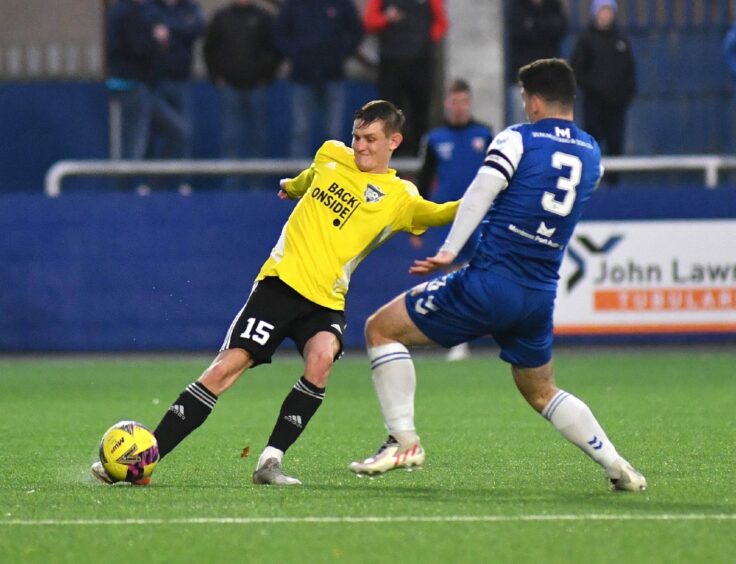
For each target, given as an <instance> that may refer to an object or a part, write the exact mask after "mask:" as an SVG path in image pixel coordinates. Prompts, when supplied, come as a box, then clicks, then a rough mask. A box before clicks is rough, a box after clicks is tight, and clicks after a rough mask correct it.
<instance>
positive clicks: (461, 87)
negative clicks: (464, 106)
mask: <svg viewBox="0 0 736 564" xmlns="http://www.w3.org/2000/svg"><path fill="white" fill-rule="evenodd" d="M458 92H467V93H468V94H470V84H468V81H467V80H464V79H462V78H456V79H455V80H453V81H452V82H451V83H450V86H449V88H448V89H447V93H448V94H457V93H458Z"/></svg>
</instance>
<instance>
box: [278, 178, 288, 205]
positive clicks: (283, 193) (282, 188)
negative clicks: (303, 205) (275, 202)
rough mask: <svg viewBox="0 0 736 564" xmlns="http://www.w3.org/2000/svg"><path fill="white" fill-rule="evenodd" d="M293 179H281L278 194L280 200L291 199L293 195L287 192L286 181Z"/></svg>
mask: <svg viewBox="0 0 736 564" xmlns="http://www.w3.org/2000/svg"><path fill="white" fill-rule="evenodd" d="M289 180H291V179H290V178H282V179H281V180H279V188H280V189H279V193H278V194H276V195H277V196H278V197H279V200H291V196H289V194H288V193H287V192H286V183H287V182H288V181H289Z"/></svg>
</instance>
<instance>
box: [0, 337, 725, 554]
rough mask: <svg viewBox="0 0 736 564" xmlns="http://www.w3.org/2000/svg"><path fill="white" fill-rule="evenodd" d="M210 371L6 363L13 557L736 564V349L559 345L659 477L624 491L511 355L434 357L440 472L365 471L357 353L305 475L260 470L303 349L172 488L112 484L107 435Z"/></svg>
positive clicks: (311, 433) (565, 370)
mask: <svg viewBox="0 0 736 564" xmlns="http://www.w3.org/2000/svg"><path fill="white" fill-rule="evenodd" d="M207 362H208V359H205V358H196V359H191V358H190V359H185V360H170V359H150V360H149V359H140V358H137V359H136V358H127V359H126V358H115V359H113V358H110V359H106V358H99V357H98V358H94V359H84V358H83V359H79V360H77V359H68V360H65V359H41V360H28V359H8V358H6V359H0V431H1V433H0V437H1V438H2V447H1V448H0V460H1V465H0V468H1V471H0V562H7V563H14V562H75V563H80V562H93V561H103V562H105V561H130V560H133V559H135V561H140V562H145V563H149V562H177V563H182V562H228V561H232V562H299V563H307V562H376V563H378V562H386V561H397V562H426V563H434V562H544V563H555V562H580V563H588V562H617V563H618V562H631V563H639V562H667V563H670V562H687V563H691V562H707V563H709V564H711V563H715V562H734V561H736V485H735V484H734V476H735V475H736V473H735V472H734V470H735V468H734V463H735V462H736V415H734V405H735V403H734V400H735V399H736V372H734V366H735V365H736V354H732V353H728V352H723V351H703V350H687V349H685V350H683V351H681V352H667V351H654V352H652V351H648V350H644V351H636V350H627V351H625V352H622V351H615V350H612V351H610V352H609V351H602V352H596V353H595V354H592V353H583V354H578V353H577V352H576V351H565V350H563V351H560V352H559V353H558V355H557V360H556V372H557V379H558V384H559V385H560V387H562V388H564V389H567V390H569V391H571V392H573V393H575V394H576V395H578V396H580V397H581V398H583V399H585V400H586V401H587V402H588V404H589V405H590V406H591V408H592V409H593V411H594V413H595V414H596V415H597V416H598V418H599V420H600V421H601V422H602V423H603V425H604V427H605V428H606V430H607V432H608V434H609V436H610V437H611V438H612V440H613V441H614V442H615V443H616V445H617V447H618V449H619V451H620V452H621V453H622V454H623V455H624V456H626V457H628V458H629V459H630V460H631V461H632V462H633V463H634V464H635V465H636V466H637V467H639V468H640V469H641V470H642V471H643V472H644V473H645V474H646V476H647V478H648V480H649V490H648V491H647V492H645V493H642V494H631V493H622V492H609V491H608V490H607V489H606V486H605V481H604V477H603V473H602V471H601V470H600V469H599V468H598V467H597V466H596V465H595V464H594V463H592V462H591V461H590V460H588V459H587V457H585V456H584V455H583V454H582V453H581V452H580V451H578V450H577V449H576V448H575V447H573V446H571V445H570V444H568V443H567V442H566V441H564V440H563V439H562V438H561V437H560V436H559V435H558V434H557V433H556V431H555V430H554V429H553V428H552V427H551V426H550V425H549V424H548V423H547V422H546V421H545V420H544V419H543V418H541V417H540V416H538V415H536V414H535V413H534V412H533V411H532V410H531V408H529V407H528V406H527V405H526V404H525V402H524V401H523V399H522V398H521V396H520V395H519V394H518V392H517V391H516V389H515V388H514V385H513V382H512V380H511V377H510V374H509V370H508V367H507V366H506V365H505V364H504V363H503V362H501V361H500V360H498V359H497V358H495V353H490V352H486V353H481V354H480V355H476V356H475V357H474V358H473V359H472V360H468V361H463V362H459V363H452V364H448V363H445V362H443V361H442V359H441V358H440V357H430V356H427V357H421V356H420V357H418V358H417V361H416V366H417V372H418V392H417V423H418V427H419V431H420V434H421V437H422V440H423V443H424V446H425V448H426V450H427V453H428V458H427V463H426V466H425V467H424V469H422V470H418V471H414V472H406V471H396V472H393V473H389V474H387V475H385V476H382V477H380V478H376V479H374V480H370V479H367V478H362V479H359V478H356V477H354V476H353V475H352V474H351V473H350V472H349V471H348V470H347V468H346V466H347V463H348V462H349V461H350V460H351V459H353V458H357V457H363V456H365V455H368V454H370V453H372V452H373V450H374V449H375V448H376V447H377V446H378V444H379V443H380V442H381V441H382V440H383V438H384V430H383V427H382V424H381V419H380V415H379V412H378V406H377V402H376V399H375V397H374V394H373V389H372V385H371V381H370V375H369V370H368V366H367V362H366V360H365V358H364V356H363V355H362V354H361V353H360V352H352V353H349V354H348V355H346V357H345V358H344V359H343V360H341V361H340V362H339V363H338V364H337V365H336V366H335V368H334V371H333V374H332V377H331V380H330V384H329V387H328V392H327V399H326V401H325V403H324V405H323V406H322V408H321V410H320V412H319V413H318V414H317V416H316V417H315V419H314V420H313V421H312V423H311V424H310V427H309V428H308V429H307V431H306V432H305V433H304V435H303V436H302V438H301V440H300V441H299V442H297V444H296V445H295V446H294V447H293V448H292V449H291V450H290V451H289V453H288V454H287V457H286V459H285V468H286V470H287V471H288V472H289V473H291V474H294V475H296V476H298V477H299V478H301V479H302V481H303V482H304V485H303V486H301V487H295V488H282V489H279V488H274V487H263V486H254V485H252V484H251V483H250V474H251V472H252V471H253V468H254V465H255V462H256V458H257V456H258V453H259V452H260V450H261V449H262V447H263V445H264V443H265V440H266V439H267V437H268V434H269V433H270V430H271V427H272V425H273V420H274V417H275V415H276V413H277V411H278V408H279V406H280V403H281V401H282V399H283V397H284V395H285V394H286V392H287V391H288V390H289V388H290V387H291V386H292V385H293V383H294V381H295V380H296V378H297V377H298V376H299V374H300V373H301V366H300V362H299V361H298V359H296V358H289V357H284V356H281V357H278V356H277V358H276V359H275V362H274V364H273V365H270V366H265V367H262V368H258V369H256V370H253V371H252V372H249V373H247V374H246V375H245V376H244V377H243V378H241V380H240V381H239V382H238V383H237V384H236V385H235V386H234V388H232V389H231V390H230V391H229V392H228V393H227V394H225V395H224V396H223V397H222V398H221V400H220V402H219V404H218V406H217V408H216V410H215V411H214V413H213V414H212V416H211V417H210V419H209V420H208V422H207V423H206V424H205V425H204V426H203V427H202V428H201V429H199V430H198V431H196V432H195V433H194V434H193V435H192V436H191V437H190V438H189V439H188V440H187V441H185V442H184V443H182V445H180V447H179V448H178V449H177V450H176V451H174V452H173V453H172V454H171V455H170V456H169V457H168V458H167V459H166V460H165V461H163V462H162V463H161V464H160V465H159V467H158V468H157V469H156V471H155V473H154V477H153V483H152V485H151V486H149V487H147V488H135V487H129V486H124V485H123V486H115V487H109V486H102V485H97V484H96V483H94V482H93V480H92V478H91V477H90V476H89V473H88V469H89V465H90V463H91V462H92V461H93V460H94V459H95V456H96V450H97V444H98V441H99V439H100V436H101V435H102V433H103V432H104V430H105V429H106V428H107V427H108V426H109V425H111V424H112V423H114V422H116V421H117V420H120V419H136V420H139V421H141V422H143V423H146V424H148V425H149V426H155V425H156V423H157V422H158V420H159V418H160V417H161V415H162V413H163V411H164V410H165V409H166V408H167V406H168V405H169V403H170V402H171V401H172V400H173V399H174V398H175V397H176V396H177V394H178V393H179V392H180V391H181V389H182V388H183V387H184V386H185V385H186V384H188V383H189V382H191V381H192V380H194V379H195V378H196V377H198V375H199V373H200V372H201V370H202V369H203V368H204V367H205V365H206V364H207ZM246 446H249V447H250V449H251V455H250V457H247V458H241V456H240V455H241V452H242V450H243V448H244V447H246Z"/></svg>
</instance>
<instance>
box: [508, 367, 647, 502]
mask: <svg viewBox="0 0 736 564" xmlns="http://www.w3.org/2000/svg"><path fill="white" fill-rule="evenodd" d="M511 371H512V374H513V376H514V382H516V387H517V388H518V389H519V391H520V392H521V394H522V395H523V396H524V398H525V399H526V401H527V402H528V403H529V405H531V406H532V407H533V408H534V409H535V410H537V411H538V412H539V413H541V414H542V416H544V417H545V418H546V419H547V420H548V421H549V422H550V423H552V425H553V426H554V427H555V428H556V429H557V430H558V431H559V432H560V434H561V435H562V436H563V437H565V438H566V439H567V440H568V441H570V442H571V443H573V444H574V445H576V446H577V447H579V448H580V449H581V450H582V451H583V452H584V453H585V454H587V455H588V456H589V457H590V458H592V459H593V460H595V461H596V462H597V463H598V464H600V465H601V466H602V467H603V468H604V469H605V470H606V473H607V474H608V477H609V479H610V481H611V485H612V486H613V487H614V488H616V489H623V490H630V491H640V490H645V489H646V487H647V483H646V479H645V478H644V476H642V475H641V474H640V473H639V472H637V471H636V470H635V469H634V468H633V467H632V466H631V464H629V463H628V462H627V461H626V460H625V459H624V458H623V457H621V455H619V453H618V452H617V451H616V447H615V446H614V445H613V443H612V442H611V441H610V439H609V438H608V436H607V435H606V432H605V431H604V430H603V427H601V425H600V423H598V420H597V419H596V418H595V416H594V415H593V412H592V411H591V410H590V408H589V407H588V406H587V405H586V404H585V403H584V402H583V401H582V400H580V399H579V398H577V397H575V396H573V395H572V394H570V393H568V392H566V391H564V390H560V389H559V388H557V386H556V385H555V379H554V374H553V371H552V362H551V361H549V362H547V363H545V364H543V365H542V366H539V367H535V368H526V367H522V366H516V365H513V366H512V369H511Z"/></svg>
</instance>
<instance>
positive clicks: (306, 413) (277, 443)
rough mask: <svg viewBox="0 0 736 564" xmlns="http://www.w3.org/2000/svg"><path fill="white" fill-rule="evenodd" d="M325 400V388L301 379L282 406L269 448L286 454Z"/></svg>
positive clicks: (270, 438)
mask: <svg viewBox="0 0 736 564" xmlns="http://www.w3.org/2000/svg"><path fill="white" fill-rule="evenodd" d="M323 399H325V389H324V388H318V387H317V386H315V385H314V384H312V383H310V382H308V381H307V380H306V378H304V376H302V377H301V378H299V380H298V381H297V383H296V384H294V387H293V388H292V389H291V391H290V392H289V395H287V396H286V399H284V403H283V404H281V411H280V412H279V418H278V419H277V420H276V425H274V428H273V431H272V432H271V436H270V437H269V439H268V446H271V447H275V448H277V449H279V450H281V451H283V452H286V450H287V449H288V448H289V447H290V446H291V445H293V444H294V442H295V441H296V440H297V439H298V438H299V435H301V434H302V431H304V429H305V427H306V426H307V423H309V420H310V419H311V418H312V416H313V415H314V414H315V413H316V411H317V409H319V406H320V405H322V400H323Z"/></svg>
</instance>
